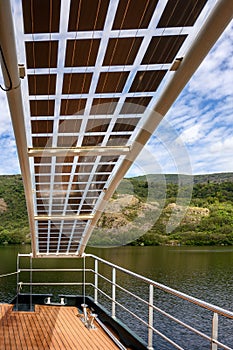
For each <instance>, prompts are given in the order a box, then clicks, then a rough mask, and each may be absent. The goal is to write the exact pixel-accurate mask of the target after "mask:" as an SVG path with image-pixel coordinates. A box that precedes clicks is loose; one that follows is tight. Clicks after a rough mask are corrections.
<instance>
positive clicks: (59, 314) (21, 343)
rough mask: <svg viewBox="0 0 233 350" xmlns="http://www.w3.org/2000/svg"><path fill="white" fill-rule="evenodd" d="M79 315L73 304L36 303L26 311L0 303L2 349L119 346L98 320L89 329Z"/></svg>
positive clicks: (86, 348)
mask: <svg viewBox="0 0 233 350" xmlns="http://www.w3.org/2000/svg"><path fill="white" fill-rule="evenodd" d="M80 316H81V315H80V314H79V313H78V309H77V308H76V307H72V306H62V307H60V306H47V305H46V306H45V305H42V306H41V305H36V306H35V311H34V312H24V311H13V305H10V304H0V350H9V349H10V350H20V349H22V350H25V349H27V350H31V349H33V350H36V349H38V350H41V349H53V350H66V349H67V350H73V349H74V350H77V349H78V350H79V349H80V350H90V349H93V350H94V349H100V350H104V349H106V350H109V349H111V350H112V349H113V350H114V349H119V348H118V347H117V345H116V344H115V343H114V342H113V341H112V340H111V339H110V338H109V337H108V335H107V334H106V333H105V332H104V330H103V329H102V328H101V327H100V326H99V325H98V324H97V323H95V326H96V329H93V330H89V329H87V328H86V327H85V325H84V324H83V322H82V321H81V320H80Z"/></svg>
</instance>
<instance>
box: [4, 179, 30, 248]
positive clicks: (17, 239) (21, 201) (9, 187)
mask: <svg viewBox="0 0 233 350" xmlns="http://www.w3.org/2000/svg"><path fill="white" fill-rule="evenodd" d="M0 199H1V200H0V244H19V243H23V242H25V243H27V242H30V237H29V225H28V217H27V210H26V203H25V196H24V189H23V182H22V177H21V176H20V175H2V176H0Z"/></svg>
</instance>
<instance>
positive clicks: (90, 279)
mask: <svg viewBox="0 0 233 350" xmlns="http://www.w3.org/2000/svg"><path fill="white" fill-rule="evenodd" d="M20 256H30V255H25V254H24V255H20V254H19V257H20ZM18 259H19V258H18ZM103 266H105V267H106V266H107V267H108V271H107V274H105V272H106V271H105V269H104V268H103ZM42 271H44V272H55V271H56V272H59V271H60V272H65V271H69V272H79V273H81V274H82V278H80V280H79V281H77V282H45V283H43V282H32V273H33V274H34V273H36V272H42ZM18 272H19V273H18V274H17V276H19V275H20V273H21V272H29V273H30V281H29V282H19V277H17V283H18V289H19V287H22V286H23V285H27V286H30V293H31V294H32V292H33V291H32V288H33V287H34V286H38V285H40V286H41V285H45V286H64V285H66V286H81V287H82V292H83V298H84V303H85V297H86V295H87V292H88V296H91V297H93V299H94V303H95V304H97V305H98V304H100V301H101V303H102V299H103V298H104V299H106V300H107V301H108V303H106V305H107V306H106V305H104V307H105V308H107V311H108V312H109V313H110V314H111V316H112V317H113V318H114V319H120V316H121V313H122V312H123V313H124V315H125V314H128V315H129V316H130V317H132V318H134V320H135V322H138V323H139V324H141V325H142V326H144V327H146V329H147V337H146V338H147V340H146V343H147V349H150V350H151V349H154V346H155V347H157V343H156V344H155V339H154V338H155V335H156V337H157V336H159V337H161V338H162V339H163V341H164V342H166V343H167V344H171V345H172V346H173V348H176V349H180V350H184V349H191V347H190V344H189V339H187V340H186V346H187V347H182V346H181V345H179V344H178V342H177V340H174V339H171V337H170V336H167V335H166V334H164V333H165V332H161V331H160V330H159V329H158V327H155V315H158V314H160V315H162V316H163V317H165V318H166V319H168V320H171V321H173V322H174V323H175V324H177V325H179V327H182V328H183V329H186V330H187V331H188V332H189V334H190V333H192V334H195V335H196V336H198V337H199V339H200V338H202V339H204V340H205V341H206V344H208V343H209V347H205V348H208V349H211V350H217V349H225V350H233V348H232V347H230V345H226V344H224V343H223V342H221V341H219V340H218V339H219V337H218V333H219V316H221V317H222V318H224V319H228V320H229V322H232V324H231V329H233V312H231V311H227V310H225V309H223V308H220V307H218V306H215V305H212V304H210V303H206V302H204V301H202V300H200V299H197V298H194V297H192V296H189V295H187V294H185V293H182V292H179V291H177V290H174V289H172V288H169V287H167V286H165V285H162V284H160V283H157V282H155V281H153V280H151V279H148V278H146V277H144V276H141V275H139V274H136V273H134V272H132V271H129V270H127V269H125V268H122V267H120V266H117V265H115V264H113V263H111V262H108V261H106V260H104V259H102V258H99V257H97V256H95V255H92V254H85V255H84V256H83V266H82V268H79V269H32V266H31V267H30V269H20V266H19V263H18ZM117 273H121V275H124V276H125V277H126V278H122V276H121V278H120V280H119V281H118V279H117ZM127 278H133V279H134V280H136V281H137V282H138V283H143V284H144V285H145V287H144V288H145V293H144V295H146V298H144V297H142V296H141V295H140V296H139V295H137V294H136V293H135V292H134V291H132V288H131V290H130V288H127V287H125V286H124V283H122V281H127ZM106 286H107V287H106ZM146 286H147V287H148V288H147V287H146ZM146 289H147V291H148V292H146ZM90 290H92V293H93V295H89V292H90ZM156 291H162V292H165V293H166V295H167V297H169V296H173V297H175V298H177V299H178V300H179V301H182V300H183V301H185V302H186V303H187V302H188V304H192V305H195V306H196V307H198V308H199V309H200V310H205V311H208V312H209V313H210V314H211V315H212V316H211V317H210V318H208V322H209V323H210V325H209V328H210V332H209V334H208V331H207V332H206V331H200V329H197V328H199V327H197V326H195V325H193V324H192V317H194V316H195V315H190V316H189V317H186V318H185V319H188V322H185V321H184V320H180V319H179V318H178V317H176V316H174V315H172V314H171V313H169V312H167V311H164V310H163V309H162V308H161V306H158V305H156V300H155V298H154V295H155V292H156ZM118 293H119V294H121V295H122V293H124V295H125V296H126V297H125V298H123V299H122V298H119V299H118V297H117V295H118ZM137 303H140V304H142V305H144V307H143V310H144V312H142V313H138V312H134V311H132V309H131V307H130V306H129V305H128V304H130V305H131V306H132V304H134V305H137ZM120 310H121V311H122V312H121V311H120ZM145 310H147V311H146V312H145ZM143 316H145V317H143ZM202 317H203V316H202ZM205 324H206V321H205ZM127 326H128V325H127ZM128 327H130V326H128ZM133 328H134V327H133ZM134 331H135V329H133V330H132V332H134ZM230 333H232V332H230ZM182 337H183V338H184V337H185V334H183V335H182ZM197 348H200V347H195V349H197Z"/></svg>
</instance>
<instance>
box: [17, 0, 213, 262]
mask: <svg viewBox="0 0 233 350" xmlns="http://www.w3.org/2000/svg"><path fill="white" fill-rule="evenodd" d="M212 5H213V2H212V1H207V0H195V1H193V0H177V1H173V0H85V1H82V0H50V1H48V0H30V1H29V0H22V7H21V9H20V15H21V19H22V22H23V28H24V30H23V33H21V35H22V37H23V40H24V52H25V62H26V70H27V76H26V80H27V85H26V87H25V88H24V94H25V98H24V100H25V101H27V102H25V105H26V107H25V118H26V121H28V120H29V125H28V127H27V140H28V144H27V146H28V157H29V159H30V173H31V183H32V184H33V207H34V209H33V210H34V213H33V222H34V229H33V232H34V233H33V235H34V236H33V239H32V242H33V243H32V244H33V253H34V256H44V255H46V256H49V255H52V256H54V255H55V256H73V255H81V254H82V253H83V252H84V249H85V247H86V244H87V243H88V239H89V237H90V235H91V232H92V230H93V227H94V226H95V224H96V222H97V221H98V218H99V217H100V214H101V212H102V210H103V209H104V203H105V201H106V200H107V199H109V198H110V196H111V194H112V193H113V192H114V189H115V188H116V187H117V185H118V184H119V182H120V180H121V178H122V177H123V176H124V174H125V172H126V171H127V169H128V168H129V167H130V165H131V163H132V161H133V159H134V158H135V156H136V155H137V151H135V147H136V146H135V144H136V143H140V144H142V145H143V144H144V143H145V142H146V141H147V140H148V137H149V136H148V135H149V134H150V133H151V132H152V131H153V130H154V129H155V127H156V125H157V124H158V122H159V121H160V120H161V119H162V117H163V115H162V113H161V114H160V115H159V117H158V114H157V115H156V116H157V117H158V118H157V119H158V120H156V121H155V120H154V121H153V123H151V126H149V128H146V127H145V125H147V126H148V120H150V119H148V118H149V116H150V115H151V113H153V108H154V106H155V105H156V103H157V102H158V101H159V99H160V97H161V95H162V94H163V93H164V90H165V87H166V84H167V83H168V82H169V81H170V80H171V79H172V78H173V76H174V74H176V72H175V71H174V70H173V68H172V67H173V64H174V61H175V60H176V59H178V60H179V62H181V60H182V58H183V57H185V56H186V54H187V52H188V51H189V48H190V47H191V44H192V42H193V41H194V38H195V36H196V35H197V33H198V31H199V29H200V27H201V25H202V24H203V23H204V20H205V19H206V17H207V15H208V13H209V11H210V10H211V7H212ZM168 97H169V96H168ZM169 98H170V97H169ZM159 118H160V119H159ZM155 119H156V118H155ZM142 131H143V132H142ZM139 148H140V147H139ZM132 150H133V151H132Z"/></svg>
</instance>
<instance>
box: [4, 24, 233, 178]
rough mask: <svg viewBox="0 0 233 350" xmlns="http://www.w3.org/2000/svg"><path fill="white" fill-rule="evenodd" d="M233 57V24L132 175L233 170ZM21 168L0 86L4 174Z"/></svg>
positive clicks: (181, 96) (157, 131) (199, 70)
mask: <svg viewBox="0 0 233 350" xmlns="http://www.w3.org/2000/svg"><path fill="white" fill-rule="evenodd" d="M232 57H233V23H231V24H230V25H229V26H228V27H227V29H226V30H225V32H224V33H223V34H222V36H221V37H220V39H219V40H218V42H217V43H216V44H215V46H214V47H213V49H212V50H211V52H210V53H209V55H208V56H207V57H206V59H205V60H204V61H203V63H202V64H201V66H200V67H199V69H198V70H197V72H196V73H195V75H194V76H193V77H192V79H191V80H190V82H189V83H188V85H187V86H186V87H185V89H184V90H183V92H182V93H181V95H180V96H179V98H178V99H177V100H176V102H175V103H174V105H173V107H172V108H171V109H170V111H169V112H168V114H167V115H166V117H165V118H164V119H163V121H162V122H161V123H160V125H159V126H158V128H157V130H156V131H155V133H154V134H153V135H152V137H151V139H150V141H149V142H148V144H147V146H146V147H145V150H144V151H143V152H142V153H141V154H140V155H139V157H138V158H137V160H136V162H135V164H134V166H133V167H132V168H131V169H130V171H129V172H128V175H129V176H135V175H139V174H149V173H185V174H208V173H215V172H233V161H232V151H233V83H232V82H233V58H232ZM0 82H2V78H1V74H0ZM18 173H20V169H19V163H18V159H17V150H16V146H15V141H14V135H13V130H12V126H11V120H10V116H9V111H8V105H7V101H6V94H5V92H3V91H2V90H0V174H18Z"/></svg>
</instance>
